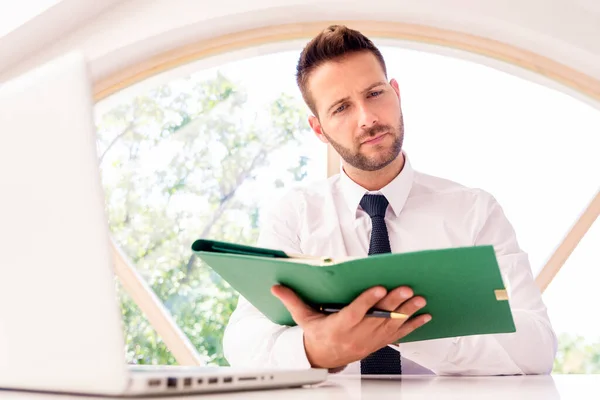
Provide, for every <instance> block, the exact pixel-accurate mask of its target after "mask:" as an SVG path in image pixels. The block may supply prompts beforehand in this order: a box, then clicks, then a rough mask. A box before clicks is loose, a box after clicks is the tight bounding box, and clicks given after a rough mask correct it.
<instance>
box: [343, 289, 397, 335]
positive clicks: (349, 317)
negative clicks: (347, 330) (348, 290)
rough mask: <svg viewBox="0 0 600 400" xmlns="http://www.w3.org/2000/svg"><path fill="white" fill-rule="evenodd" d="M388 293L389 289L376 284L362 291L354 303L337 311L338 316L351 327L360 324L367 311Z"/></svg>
mask: <svg viewBox="0 0 600 400" xmlns="http://www.w3.org/2000/svg"><path fill="white" fill-rule="evenodd" d="M386 293H387V290H386V289H385V288H384V287H382V286H375V287H372V288H370V289H367V290H365V291H364V292H362V293H361V294H360V295H359V296H358V297H357V298H356V299H354V301H352V303H350V304H349V305H347V306H346V307H344V308H342V310H341V311H340V312H338V313H337V315H336V318H337V319H340V320H341V321H343V323H344V324H345V325H346V326H348V327H350V326H354V325H358V324H359V323H360V322H361V321H362V320H363V318H364V317H365V314H366V313H367V311H369V309H370V308H373V307H374V306H375V304H377V302H378V301H379V300H381V299H382V298H383V297H384V296H385V295H386Z"/></svg>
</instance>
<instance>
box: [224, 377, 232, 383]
mask: <svg viewBox="0 0 600 400" xmlns="http://www.w3.org/2000/svg"><path fill="white" fill-rule="evenodd" d="M231 382H233V378H232V377H231V376H226V377H225V378H223V383H231Z"/></svg>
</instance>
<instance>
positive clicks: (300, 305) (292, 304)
mask: <svg viewBox="0 0 600 400" xmlns="http://www.w3.org/2000/svg"><path fill="white" fill-rule="evenodd" d="M271 293H272V294H273V295H274V296H275V297H277V298H278V299H279V300H280V301H281V302H282V303H283V305H284V306H285V308H287V309H288V311H289V312H290V314H291V315H292V318H293V319H294V321H296V323H297V324H298V325H300V326H302V325H304V324H305V323H306V322H308V321H310V320H311V319H313V318H315V317H319V316H321V314H320V313H318V312H317V311H315V310H313V309H312V308H311V307H310V306H308V305H307V304H306V303H304V302H303V301H302V300H301V299H300V297H298V295H297V294H296V293H294V291H293V290H291V289H290V288H287V287H285V286H282V285H275V286H273V287H272V288H271Z"/></svg>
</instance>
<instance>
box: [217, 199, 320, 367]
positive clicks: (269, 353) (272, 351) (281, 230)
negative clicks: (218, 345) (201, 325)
mask: <svg viewBox="0 0 600 400" xmlns="http://www.w3.org/2000/svg"><path fill="white" fill-rule="evenodd" d="M298 197H299V196H297V197H295V198H294V197H292V195H291V194H290V195H287V196H284V197H283V198H282V199H281V200H280V201H279V203H278V204H277V205H276V206H274V207H270V211H267V212H266V215H265V217H264V219H263V221H262V223H261V231H260V235H259V239H258V243H257V246H259V247H266V248H272V249H279V250H283V251H286V252H293V253H301V252H302V251H301V248H300V240H299V238H298V232H299V229H300V226H299V222H298V221H299V219H298V209H297V207H296V203H295V201H297V200H298ZM223 352H224V355H225V358H226V359H227V361H228V362H229V364H230V365H231V366H234V367H250V368H252V367H263V368H264V367H268V368H278V367H279V368H294V369H296V368H300V369H304V368H310V367H311V365H310V363H309V361H308V359H307V357H306V351H305V349H304V333H303V331H302V328H300V327H299V326H294V327H288V326H282V325H278V324H275V323H273V322H272V321H271V320H269V319H268V318H267V317H266V316H265V315H264V314H263V313H261V312H260V311H259V310H258V309H257V308H256V307H254V306H253V305H252V304H251V303H250V302H248V301H247V300H246V299H245V298H244V297H243V296H239V300H238V304H237V307H236V309H235V310H234V312H233V313H232V315H231V317H230V319H229V322H228V324H227V326H226V328H225V332H224V335H223Z"/></svg>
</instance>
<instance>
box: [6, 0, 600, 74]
mask: <svg viewBox="0 0 600 400" xmlns="http://www.w3.org/2000/svg"><path fill="white" fill-rule="evenodd" d="M113 2H114V0H113ZM594 4H595V3H594V0H562V1H552V2H548V1H547V0H496V1H494V2H490V1H483V2H482V1H479V0H413V1H410V0H370V1H363V2H352V3H350V2H348V1H346V0H318V1H315V0H253V1H242V0H220V1H216V2H214V1H206V0H205V1H200V0H127V1H121V2H120V3H119V4H117V5H116V6H114V7H112V8H109V9H108V10H107V11H105V12H104V13H103V14H101V15H100V16H98V17H96V18H95V19H92V20H91V21H88V22H85V23H84V24H83V25H82V26H80V27H79V28H78V29H76V30H74V31H73V32H71V33H70V34H67V35H65V34H64V32H61V30H60V29H58V27H56V29H55V32H56V35H57V37H51V36H52V32H50V31H52V29H48V27H47V26H45V24H47V23H50V22H49V21H50V20H44V18H38V19H36V20H34V21H32V23H31V24H30V26H26V27H27V29H28V30H29V31H30V32H31V34H32V35H34V34H35V31H36V29H38V28H42V27H44V28H46V35H45V39H46V40H47V41H50V42H51V43H52V45H49V46H48V45H45V46H43V47H42V48H35V44H32V43H31V38H29V39H28V40H27V41H26V40H25V39H24V37H25V36H26V35H25V36H24V35H20V36H14V35H13V37H12V39H11V35H9V36H7V37H5V38H4V39H3V40H8V39H11V40H13V41H16V40H23V45H24V46H26V47H28V50H29V51H28V53H29V54H31V56H29V57H28V58H26V59H25V60H23V61H20V62H17V60H18V59H19V58H18V57H17V56H19V55H18V54H14V55H13V54H2V57H0V81H2V80H6V79H7V78H9V77H12V76H15V75H17V74H19V73H21V72H23V71H25V70H27V69H29V68H31V67H33V66H35V65H38V64H39V63H42V62H44V61H46V60H48V59H50V58H52V57H53V56H56V55H59V54H61V53H63V52H65V51H68V50H70V49H74V48H77V49H82V50H84V51H85V53H86V54H87V55H88V57H89V58H90V60H91V61H92V71H93V75H94V77H95V78H96V79H98V78H102V77H105V76H106V75H108V74H110V73H112V72H114V71H115V70H118V69H120V68H122V67H125V66H127V65H130V64H132V63H135V62H138V61H140V60H142V59H144V58H147V57H148V55H150V54H155V53H160V52H162V51H165V50H167V49H170V48H173V47H177V46H180V45H183V44H185V43H190V42H195V41H198V40H201V39H207V38H211V37H215V36H219V35H223V34H226V33H231V32H236V31H240V30H245V29H250V28H256V27H261V26H267V25H276V24H283V23H292V22H303V21H315V20H316V21H318V20H351V19H363V20H364V19H368V20H385V21H401V22H408V23H416V24H423V25H429V26H434V27H440V28H444V29H451V30H457V31H461V32H468V33H471V34H474V35H478V36H483V37H487V38H492V39H495V40H499V41H501V42H505V43H508V44H511V45H514V46H517V47H520V48H523V49H526V50H531V51H533V52H536V53H538V54H540V55H542V56H546V57H549V58H552V59H554V60H556V61H558V62H561V63H565V64H568V65H570V66H571V67H572V68H575V69H577V70H579V71H581V72H584V73H586V74H589V75H590V76H593V77H596V78H597V79H600V40H598V38H599V37H600V10H599V9H598V7H597V6H596V5H594ZM58 7H59V8H60V7H62V5H61V4H59V5H58ZM58 10H59V11H60V12H62V13H63V18H65V19H68V18H69V17H70V16H71V17H72V15H71V14H70V9H69V7H66V6H65V7H64V8H63V9H62V10H60V9H58ZM54 12H57V10H56V9H55V10H54ZM51 21H53V23H54V24H56V21H58V19H57V18H56V16H54V17H53V19H52V20H51ZM39 43H42V42H41V40H40V41H39ZM0 44H1V41H0ZM11 45H12V46H13V47H14V46H15V45H18V43H16V42H11ZM15 62H17V63H16V64H15Z"/></svg>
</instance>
